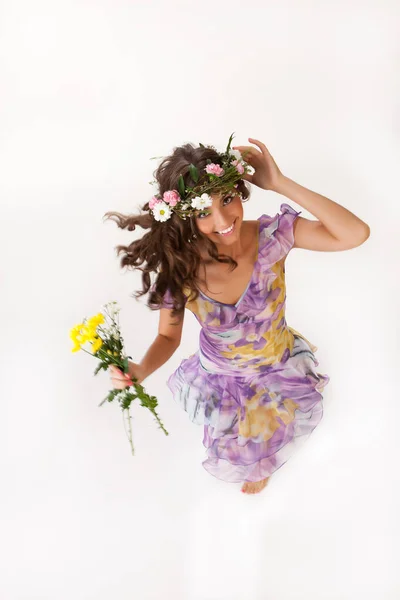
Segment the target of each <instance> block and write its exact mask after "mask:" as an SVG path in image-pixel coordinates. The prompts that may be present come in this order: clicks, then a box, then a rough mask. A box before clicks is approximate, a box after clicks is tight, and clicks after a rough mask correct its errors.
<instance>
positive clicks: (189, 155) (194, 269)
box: [103, 144, 250, 324]
mask: <svg viewBox="0 0 400 600" xmlns="http://www.w3.org/2000/svg"><path fill="white" fill-rule="evenodd" d="M207 159H210V160H211V162H213V163H216V164H219V165H221V159H220V155H219V154H218V152H217V151H216V150H214V149H213V148H210V147H206V146H199V147H198V148H195V147H194V146H193V145H192V144H184V145H183V146H179V147H176V148H174V149H173V153H172V154H171V155H170V156H167V157H165V158H164V159H163V160H162V162H161V164H160V165H159V166H158V168H157V169H156V170H155V171H154V173H153V175H154V179H155V181H156V182H157V183H158V190H157V193H159V194H161V195H163V194H164V192H166V191H168V190H173V189H178V179H179V176H180V175H182V176H183V180H184V183H185V187H188V186H190V187H194V186H195V185H200V184H202V183H203V182H205V181H208V176H207V174H206V172H205V171H204V169H205V167H206V165H207ZM191 163H192V164H194V165H195V166H196V167H197V170H198V172H199V180H198V181H197V182H194V181H193V179H192V178H191V176H190V171H189V165H190V164H191ZM236 189H237V192H238V193H241V195H242V201H243V200H244V201H245V200H247V199H248V198H249V196H250V190H249V188H248V187H247V186H246V183H245V180H243V179H240V180H239V181H238V187H237V188H236ZM140 210H141V211H142V214H139V215H133V214H129V215H122V214H121V213H118V212H112V211H109V212H106V213H105V215H104V217H103V218H106V219H112V220H113V219H114V220H115V222H116V223H117V225H118V227H119V228H120V229H128V231H134V230H135V228H136V226H137V225H138V226H139V227H141V228H142V229H148V230H149V231H148V232H147V233H145V234H144V235H143V236H142V237H141V238H140V239H138V240H135V241H133V242H131V243H130V244H129V245H128V246H122V245H118V246H116V248H115V249H116V251H117V255H118V256H119V255H120V254H123V256H122V258H121V261H120V265H121V267H122V268H123V267H127V268H128V269H129V268H132V269H139V270H140V271H142V285H143V289H142V290H141V291H138V292H135V293H134V294H133V296H134V297H136V298H139V297H140V296H143V295H144V294H147V293H148V292H149V290H150V288H152V290H151V291H150V293H149V298H148V301H147V306H148V307H149V308H151V309H152V310H157V309H159V308H160V307H161V304H162V301H163V298H164V295H165V293H166V292H167V290H169V292H170V295H171V298H170V300H171V303H172V304H173V306H172V308H173V312H172V316H173V317H176V316H178V315H181V314H182V312H183V310H184V308H185V301H186V299H187V296H185V294H184V293H183V289H184V288H187V289H188V290H190V294H189V296H190V299H191V300H195V299H196V298H197V297H198V295H199V290H198V287H197V285H196V279H197V277H198V272H199V267H200V264H201V262H202V258H201V254H200V251H199V247H200V246H201V247H202V248H205V249H206V251H207V252H208V255H209V257H210V259H209V260H214V261H217V262H221V263H228V264H230V265H231V266H232V270H233V269H235V268H236V267H237V264H238V263H237V262H236V261H235V260H234V259H233V258H231V257H230V256H227V255H225V254H218V250H217V246H216V245H215V244H214V242H212V241H211V240H210V238H208V237H207V236H206V235H203V234H202V233H201V232H200V231H199V229H198V227H197V224H196V218H195V217H190V218H187V219H186V220H184V219H182V218H181V217H179V216H178V215H177V214H176V213H172V216H171V217H170V218H169V219H168V220H167V221H164V222H160V221H157V220H156V219H154V217H153V215H152V214H151V212H150V208H149V202H146V203H145V204H144V205H143V206H142V207H141V208H140ZM152 273H155V274H156V277H155V281H154V283H153V282H152V280H151V277H150V275H151V274H152ZM177 323H178V322H176V324H177Z"/></svg>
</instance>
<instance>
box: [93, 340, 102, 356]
mask: <svg viewBox="0 0 400 600" xmlns="http://www.w3.org/2000/svg"><path fill="white" fill-rule="evenodd" d="M102 345H103V340H102V339H101V338H97V339H96V340H94V342H93V344H92V352H93V354H96V352H97V351H98V350H99V349H100V348H101V347H102Z"/></svg>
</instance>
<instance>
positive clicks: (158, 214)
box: [153, 202, 172, 221]
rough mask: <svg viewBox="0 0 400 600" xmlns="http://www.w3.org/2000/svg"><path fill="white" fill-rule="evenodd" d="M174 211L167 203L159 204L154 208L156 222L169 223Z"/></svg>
mask: <svg viewBox="0 0 400 600" xmlns="http://www.w3.org/2000/svg"><path fill="white" fill-rule="evenodd" d="M171 214H172V211H171V209H170V207H169V206H168V204H167V203H166V202H157V204H156V205H155V206H154V208H153V215H154V218H155V220H156V221H167V220H168V219H169V218H170V216H171Z"/></svg>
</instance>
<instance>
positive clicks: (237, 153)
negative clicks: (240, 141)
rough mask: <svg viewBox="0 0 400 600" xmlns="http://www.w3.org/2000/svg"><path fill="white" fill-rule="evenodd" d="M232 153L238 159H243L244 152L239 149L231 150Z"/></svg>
mask: <svg viewBox="0 0 400 600" xmlns="http://www.w3.org/2000/svg"><path fill="white" fill-rule="evenodd" d="M230 154H233V156H234V157H235V158H236V160H243V159H242V153H241V152H240V151H239V150H230Z"/></svg>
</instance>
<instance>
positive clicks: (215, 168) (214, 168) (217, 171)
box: [205, 163, 225, 177]
mask: <svg viewBox="0 0 400 600" xmlns="http://www.w3.org/2000/svg"><path fill="white" fill-rule="evenodd" d="M205 170H206V173H211V174H212V175H216V176H217V177H222V175H223V174H224V173H225V171H224V169H223V168H222V167H220V166H219V165H216V164H215V163H211V164H209V165H207V166H206V169H205Z"/></svg>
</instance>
